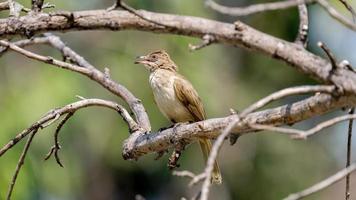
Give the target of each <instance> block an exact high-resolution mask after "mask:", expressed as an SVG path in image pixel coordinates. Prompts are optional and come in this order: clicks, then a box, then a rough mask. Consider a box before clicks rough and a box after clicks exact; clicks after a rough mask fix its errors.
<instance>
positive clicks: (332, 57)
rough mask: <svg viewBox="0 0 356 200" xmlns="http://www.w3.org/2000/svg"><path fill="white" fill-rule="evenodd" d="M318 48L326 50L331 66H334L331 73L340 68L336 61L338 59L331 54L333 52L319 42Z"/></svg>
mask: <svg viewBox="0 0 356 200" xmlns="http://www.w3.org/2000/svg"><path fill="white" fill-rule="evenodd" d="M318 46H319V47H320V48H321V49H323V50H324V52H325V54H326V55H327V56H328V58H329V60H330V62H331V66H332V69H331V71H335V70H336V68H337V67H338V64H337V60H336V57H335V56H334V54H333V53H332V52H331V50H330V49H329V48H328V47H327V46H326V45H325V44H324V43H322V42H318Z"/></svg>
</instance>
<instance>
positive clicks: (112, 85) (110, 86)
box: [0, 38, 151, 131]
mask: <svg viewBox="0 0 356 200" xmlns="http://www.w3.org/2000/svg"><path fill="white" fill-rule="evenodd" d="M49 42H50V43H51V44H52V45H53V46H55V47H61V48H60V49H61V51H63V52H64V53H66V54H65V55H67V56H70V58H71V59H72V60H73V61H75V62H76V63H81V64H84V63H88V62H86V61H85V60H84V59H83V60H84V61H85V62H84V61H83V60H80V59H79V58H82V57H81V56H79V55H78V54H76V53H75V52H74V51H72V50H70V49H69V48H66V46H65V45H64V44H63V43H60V42H61V41H60V40H59V39H58V38H57V39H56V40H53V39H49ZM56 42H58V43H56ZM0 45H2V46H4V47H6V48H10V49H12V50H14V51H15V52H18V53H20V54H22V55H24V56H26V57H28V58H31V59H35V60H38V61H41V62H45V63H48V64H51V65H52V66H57V67H59V68H62V69H67V70H71V71H74V72H78V73H80V74H83V75H85V76H87V77H88V78H90V79H92V80H94V81H95V82H97V83H99V84H100V85H102V86H103V87H104V88H106V89H107V90H109V91H110V92H112V93H113V94H115V95H117V96H120V97H121V98H122V99H124V100H125V101H126V102H127V103H128V104H129V106H130V108H131V110H132V111H133V112H134V114H135V117H136V120H137V123H138V125H139V126H138V127H135V129H133V130H137V129H138V128H142V129H144V130H146V131H149V130H151V126H150V122H149V119H148V116H147V113H146V111H145V109H144V107H143V105H142V103H141V101H140V100H139V99H137V98H136V97H135V96H134V95H133V94H132V93H131V92H130V91H129V90H128V89H126V88H125V87H124V86H122V85H120V84H118V83H116V82H115V81H113V80H112V79H108V78H107V76H106V75H105V73H103V72H101V71H99V70H98V69H96V68H95V67H93V66H91V65H90V64H89V63H88V64H89V65H90V66H87V65H82V66H84V67H82V66H78V65H75V64H70V63H67V62H63V61H60V60H57V59H54V58H52V57H49V56H42V55H39V54H36V53H33V52H31V51H27V50H25V49H23V48H20V47H18V46H16V45H15V44H13V43H10V42H7V41H5V40H0ZM83 62H84V63H83Z"/></svg>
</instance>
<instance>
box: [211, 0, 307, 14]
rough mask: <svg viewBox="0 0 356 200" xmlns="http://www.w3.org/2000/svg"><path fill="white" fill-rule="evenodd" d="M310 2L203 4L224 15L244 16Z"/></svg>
mask: <svg viewBox="0 0 356 200" xmlns="http://www.w3.org/2000/svg"><path fill="white" fill-rule="evenodd" d="M312 2H314V0H286V1H279V2H269V3H261V4H254V5H250V6H246V7H226V6H222V5H219V4H217V3H216V2H214V1H213V0H206V1H205V5H206V6H208V7H209V8H211V9H213V10H215V11H217V12H219V13H222V14H225V15H231V16H246V15H251V14H255V13H259V12H265V11H271V10H282V9H287V8H291V7H295V6H297V5H300V4H305V3H312Z"/></svg>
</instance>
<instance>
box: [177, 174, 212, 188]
mask: <svg viewBox="0 0 356 200" xmlns="http://www.w3.org/2000/svg"><path fill="white" fill-rule="evenodd" d="M172 175H174V176H180V177H187V178H190V179H191V181H190V182H189V184H188V186H189V187H191V186H193V185H195V184H197V183H199V182H200V181H202V180H204V178H205V177H206V174H205V173H201V174H198V175H195V174H194V173H193V172H190V171H186V170H185V171H173V173H172Z"/></svg>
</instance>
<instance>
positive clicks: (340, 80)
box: [0, 10, 356, 94]
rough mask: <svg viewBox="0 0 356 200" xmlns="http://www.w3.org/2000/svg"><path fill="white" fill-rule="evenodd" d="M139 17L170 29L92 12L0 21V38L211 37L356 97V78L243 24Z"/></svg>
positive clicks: (128, 15) (156, 15) (148, 15)
mask: <svg viewBox="0 0 356 200" xmlns="http://www.w3.org/2000/svg"><path fill="white" fill-rule="evenodd" d="M137 12H138V13H140V14H141V15H142V16H145V17H146V18H149V19H152V20H154V21H157V22H162V23H164V24H167V26H169V28H162V27H161V26H158V25H155V24H153V23H150V22H147V21H145V20H143V19H141V18H138V17H137V16H135V15H133V14H131V13H129V12H127V11H110V12H107V11H105V10H93V11H78V12H61V13H52V14H45V13H40V14H38V15H35V16H24V17H20V18H16V19H15V18H7V19H1V20H0V35H1V36H2V37H5V36H9V35H25V33H24V30H26V31H25V32H30V33H40V32H45V31H48V30H52V31H66V30H67V31H68V30H88V29H92V30H93V29H110V30H125V29H126V30H128V29H131V30H141V31H149V32H159V33H171V34H179V35H187V36H192V37H198V38H202V37H203V36H204V35H207V34H209V35H211V36H212V37H214V38H215V42H219V43H224V44H229V45H239V46H243V47H245V48H247V49H252V50H256V51H259V52H262V53H265V54H267V55H270V56H272V57H274V58H277V59H280V60H283V61H285V62H286V63H288V64H290V65H291V66H294V67H295V68H297V69H298V70H300V71H302V72H303V73H305V74H308V75H310V76H312V77H313V78H315V79H318V80H320V81H323V82H325V83H333V84H335V85H337V86H338V87H340V88H343V90H344V91H346V92H348V93H354V94H356V74H355V73H353V72H350V70H348V69H345V68H339V69H337V70H335V71H334V73H332V74H330V69H331V67H332V66H331V64H330V63H329V62H328V61H326V60H325V59H323V58H321V57H318V56H315V55H314V54H312V53H310V52H308V51H307V50H305V49H303V48H302V47H301V46H299V45H296V44H293V43H290V42H286V41H283V40H280V39H278V38H275V37H273V36H270V35H267V34H265V33H262V32H259V31H257V30H255V29H253V28H251V27H249V26H247V25H245V24H243V23H242V22H236V23H235V25H232V24H228V23H222V22H218V21H214V20H208V19H204V18H199V17H190V16H179V15H170V14H159V13H153V12H147V11H137Z"/></svg>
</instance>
